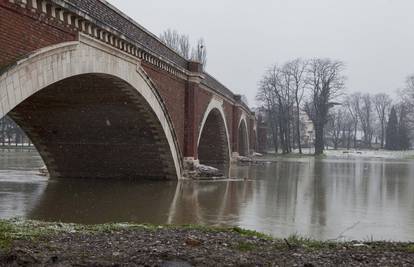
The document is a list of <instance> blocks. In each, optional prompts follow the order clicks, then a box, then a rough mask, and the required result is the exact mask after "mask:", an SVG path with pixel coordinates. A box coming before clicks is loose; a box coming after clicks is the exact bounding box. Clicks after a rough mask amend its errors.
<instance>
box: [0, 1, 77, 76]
mask: <svg viewBox="0 0 414 267" xmlns="http://www.w3.org/2000/svg"><path fill="white" fill-rule="evenodd" d="M0 33H2V34H0V72H1V70H2V69H3V68H4V67H6V66H9V65H11V64H13V63H15V62H16V60H17V59H19V58H21V57H22V56H25V55H27V54H29V53H30V52H33V51H34V50H37V49H40V48H43V47H47V46H49V45H53V44H58V43H62V42H66V41H73V40H76V38H77V33H76V32H74V31H72V30H71V29H69V28H67V27H64V26H63V25H61V24H59V23H58V22H57V21H56V20H49V19H48V18H47V17H46V16H43V15H41V14H39V13H35V12H31V11H29V10H28V9H23V10H22V9H19V8H16V7H15V6H14V5H11V4H10V3H9V2H8V1H7V0H0Z"/></svg>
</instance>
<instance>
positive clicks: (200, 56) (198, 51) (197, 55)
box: [191, 38, 207, 68]
mask: <svg viewBox="0 0 414 267" xmlns="http://www.w3.org/2000/svg"><path fill="white" fill-rule="evenodd" d="M191 59H192V60H195V61H198V62H200V63H201V64H202V65H203V67H204V68H205V67H206V65H207V48H206V44H205V42H204V39H203V38H200V39H198V41H197V45H196V47H194V48H193V50H192V53H191Z"/></svg>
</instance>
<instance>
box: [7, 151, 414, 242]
mask: <svg viewBox="0 0 414 267" xmlns="http://www.w3.org/2000/svg"><path fill="white" fill-rule="evenodd" d="M41 165H42V161H41V159H40V157H39V155H38V154H37V153H36V152H34V151H30V152H28V151H17V150H16V151H14V150H7V151H6V150H2V151H0V218H1V219H8V218H15V217H21V218H28V219H36V220H46V221H62V222H74V223H87V224H96V223H107V222H135V223H153V224H203V225H211V226H240V227H243V228H247V229H252V230H257V231H261V232H265V233H268V234H271V235H273V236H275V237H288V236H289V235H292V234H300V235H302V236H306V237H311V238H315V239H320V240H330V239H337V240H354V239H357V240H394V241H414V161H408V160H407V161H405V160H392V159H374V158H365V159H364V158H327V159H321V160H315V159H313V158H302V159H284V160H280V161H278V162H275V163H269V164H263V165H258V166H257V165H256V166H233V167H232V168H231V171H230V173H231V176H232V177H233V178H235V179H230V180H224V181H200V182H190V181H186V182H150V181H145V182H131V181H108V180H105V181H104V180H99V179H84V180H67V179H60V180H48V179H47V178H45V177H41V176H38V175H37V169H38V167H40V166H41Z"/></svg>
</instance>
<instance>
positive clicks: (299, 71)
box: [283, 59, 308, 154]
mask: <svg viewBox="0 0 414 267" xmlns="http://www.w3.org/2000/svg"><path fill="white" fill-rule="evenodd" d="M307 65H308V63H307V62H306V61H304V60H302V59H295V60H292V61H290V62H288V63H286V64H285V66H284V68H283V69H284V71H285V72H286V75H287V76H290V77H291V78H292V83H293V84H292V91H293V97H294V101H295V112H296V114H295V124H296V125H295V130H296V142H297V144H298V149H299V153H300V154H302V145H301V133H300V132H301V121H300V118H301V116H300V112H301V103H302V99H303V95H304V92H305V87H306V69H307Z"/></svg>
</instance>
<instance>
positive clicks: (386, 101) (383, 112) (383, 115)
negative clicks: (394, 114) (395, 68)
mask: <svg viewBox="0 0 414 267" xmlns="http://www.w3.org/2000/svg"><path fill="white" fill-rule="evenodd" d="M373 102H374V106H375V111H376V113H377V116H378V120H379V123H380V127H381V129H380V131H381V132H380V140H381V148H384V144H385V126H386V125H387V115H388V113H389V111H390V108H391V104H392V99H391V97H390V96H389V95H387V94H376V95H374V97H373Z"/></svg>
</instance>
